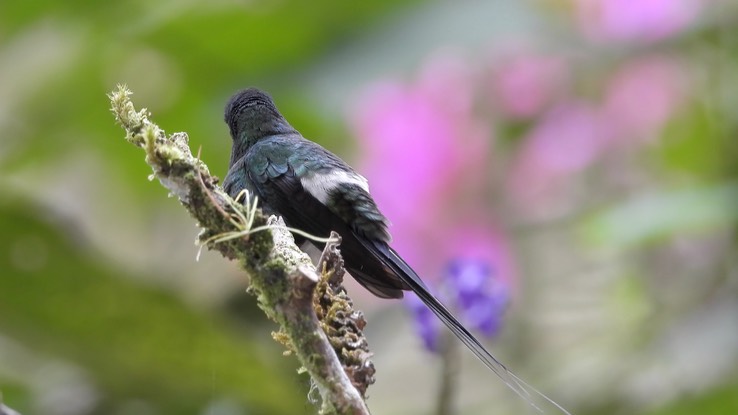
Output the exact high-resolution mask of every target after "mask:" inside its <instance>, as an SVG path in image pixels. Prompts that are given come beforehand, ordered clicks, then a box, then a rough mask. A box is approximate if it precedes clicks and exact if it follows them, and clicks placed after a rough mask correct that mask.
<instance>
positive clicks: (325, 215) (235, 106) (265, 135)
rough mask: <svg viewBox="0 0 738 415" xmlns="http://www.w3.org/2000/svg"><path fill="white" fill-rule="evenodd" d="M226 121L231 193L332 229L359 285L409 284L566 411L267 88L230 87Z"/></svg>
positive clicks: (378, 288) (518, 383)
mask: <svg viewBox="0 0 738 415" xmlns="http://www.w3.org/2000/svg"><path fill="white" fill-rule="evenodd" d="M225 122H226V124H228V128H229V129H230V133H231V138H232V140H233V147H232V150H231V159H230V166H229V169H228V174H227V175H226V178H225V180H224V181H223V188H224V189H225V190H226V192H227V193H228V194H229V195H230V196H232V197H236V195H238V194H239V193H241V191H243V190H244V189H245V190H247V191H248V192H249V193H251V194H252V195H255V196H257V197H258V199H259V202H260V207H261V209H262V210H263V211H264V212H265V213H267V214H274V215H278V216H281V217H282V218H283V219H284V221H285V223H286V224H287V225H288V226H290V227H293V228H297V229H300V230H302V231H305V232H307V233H309V234H312V235H317V236H327V235H329V234H330V232H331V231H336V232H338V234H340V235H341V238H342V243H341V254H342V256H343V258H344V262H345V267H346V270H347V271H348V272H349V273H350V274H351V275H352V276H353V277H354V278H355V279H356V280H357V281H358V282H359V283H360V284H361V285H362V286H364V287H365V288H366V289H368V290H369V291H370V292H372V293H373V294H374V295H376V296H378V297H381V298H402V296H403V292H404V291H413V292H414V293H415V294H416V295H417V296H418V297H419V298H420V299H421V300H422V301H423V303H425V304H426V306H428V308H429V309H430V310H431V311H433V313H434V314H435V315H436V316H437V317H438V318H439V319H440V320H441V321H442V322H443V323H444V324H445V325H446V326H447V327H448V328H449V329H450V330H451V332H453V334H454V335H456V337H458V338H459V339H460V340H461V342H462V343H464V344H465V345H466V346H467V347H468V348H469V349H470V350H471V351H472V353H474V355H476V357H477V358H479V359H480V360H481V361H482V362H483V363H484V364H485V365H486V366H487V367H488V368H489V369H491V370H492V371H493V372H494V373H495V374H497V376H499V377H500V378H501V379H502V380H503V382H505V384H506V385H507V386H508V387H510V388H511V389H512V390H513V391H515V392H516V393H517V394H518V395H520V396H521V397H522V398H523V399H525V400H526V401H528V402H529V403H530V404H531V405H532V406H533V407H534V408H536V409H537V410H538V411H539V412H542V410H541V408H540V407H541V406H543V405H547V404H551V405H553V406H554V407H555V408H556V409H558V410H560V411H562V412H563V413H566V414H569V412H567V411H566V410H565V409H563V408H562V407H561V406H560V405H558V404H557V403H555V402H554V401H553V400H551V399H550V398H548V397H547V396H545V395H543V394H542V393H540V392H538V391H537V390H536V389H535V388H533V387H532V386H530V385H528V384H527V383H525V382H524V381H523V380H521V379H520V378H518V377H517V376H516V375H515V374H513V373H512V372H510V371H509V370H508V369H507V368H506V367H505V365H503V364H502V363H501V362H500V361H498V360H497V359H496V358H495V357H494V356H493V355H492V354H491V353H490V352H489V351H487V349H486V348H485V347H484V346H482V344H481V343H480V342H479V341H478V340H477V339H476V337H474V335H472V334H471V332H469V330H467V329H466V327H464V326H463V325H462V324H461V323H460V322H459V320H458V319H457V318H456V317H454V315H453V314H451V312H450V311H449V310H448V309H447V308H446V307H445V306H444V305H443V304H442V303H441V302H440V301H439V300H438V299H437V298H436V297H435V296H434V295H433V294H431V292H430V290H429V289H428V287H427V286H426V285H425V283H424V282H423V280H422V279H421V278H420V277H419V276H418V274H417V273H416V272H415V271H414V270H413V269H412V268H411V267H410V266H409V265H408V264H407V263H406V262H405V261H404V260H403V259H402V258H401V257H400V255H398V254H397V252H395V250H394V249H392V247H391V246H390V241H391V237H390V233H389V230H388V224H389V222H388V220H387V218H386V217H385V216H384V215H382V213H381V212H380V210H379V208H378V207H377V204H376V202H375V201H374V199H373V198H372V196H371V194H370V193H369V183H368V182H367V179H366V178H364V177H363V176H361V175H360V174H359V173H357V172H356V171H354V169H352V168H351V167H350V166H349V165H348V164H347V163H346V162H344V161H343V160H341V159H340V158H339V157H338V156H336V155H335V154H333V153H331V152H330V151H328V150H326V149H325V148H323V147H321V146H320V145H318V144H316V143H314V142H312V141H310V140H308V139H306V138H304V137H303V136H302V135H301V134H300V133H299V132H298V131H297V130H296V129H295V128H293V127H292V126H291V125H290V124H289V123H288V122H287V120H286V119H285V118H284V117H283V116H282V114H280V112H279V111H278V110H277V107H276V105H275V104H274V101H273V100H272V98H271V97H270V96H269V95H268V94H266V93H264V92H263V91H260V90H259V89H256V88H248V89H244V90H242V91H239V92H237V93H236V94H235V95H233V96H232V97H231V99H230V100H229V101H228V104H227V105H226V108H225ZM296 239H300V238H296ZM317 245H320V244H317ZM319 248H320V246H319ZM541 404H543V405H541Z"/></svg>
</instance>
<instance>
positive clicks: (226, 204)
mask: <svg viewBox="0 0 738 415" xmlns="http://www.w3.org/2000/svg"><path fill="white" fill-rule="evenodd" d="M130 95H131V92H130V91H129V90H128V89H127V88H126V87H125V86H120V85H119V86H118V88H117V89H116V90H115V91H113V92H112V93H111V94H110V95H109V98H110V101H111V104H112V112H113V114H114V115H115V118H116V121H117V122H118V123H119V124H120V125H121V126H122V127H123V129H124V130H125V131H126V140H128V141H129V142H130V143H132V144H134V145H136V146H138V147H141V148H143V149H144V150H145V152H146V162H147V163H148V164H149V165H150V166H151V168H152V169H153V171H154V173H153V174H152V176H150V179H153V178H154V177H155V178H157V179H159V182H161V184H162V185H163V186H164V187H165V188H167V189H168V190H169V192H170V194H172V195H174V196H176V197H177V198H178V199H179V201H180V202H181V203H182V205H183V206H184V207H185V208H186V209H187V210H188V211H189V212H190V214H192V216H193V217H194V218H195V219H196V220H197V221H198V223H199V225H200V227H201V228H202V232H201V233H200V235H199V241H200V243H201V245H204V246H207V247H208V249H211V250H217V251H219V252H220V253H221V254H223V256H225V257H227V258H230V259H235V260H237V261H238V262H239V264H240V265H241V267H242V268H243V269H244V270H245V271H246V272H247V273H248V275H249V277H250V284H251V286H250V290H251V291H252V292H254V293H255V294H256V295H257V301H258V303H259V306H260V308H261V309H262V310H264V312H265V313H266V315H267V316H268V317H269V318H271V319H272V320H274V321H275V322H277V323H278V324H279V326H280V331H279V333H277V334H275V335H274V336H275V338H276V339H277V340H279V341H281V342H282V343H284V344H285V345H287V347H288V348H289V349H290V351H291V352H294V354H295V355H296V356H297V358H298V360H299V361H300V363H301V364H302V366H303V369H304V371H306V372H308V373H309V374H310V376H311V378H312V382H313V385H314V387H315V388H316V389H317V390H318V391H319V392H320V396H321V398H322V405H321V409H320V412H321V413H323V414H368V413H369V410H368V409H367V407H366V404H365V403H364V399H363V396H364V393H365V391H366V388H367V387H368V385H369V384H370V383H373V381H374V379H373V374H374V367H373V365H372V364H371V362H370V361H369V360H368V358H369V356H371V354H370V353H369V352H368V349H367V348H366V340H364V337H363V334H361V331H360V330H358V334H357V335H356V336H357V338H358V339H359V340H358V343H357V344H349V343H348V342H347V341H346V340H345V339H343V338H342V337H341V336H337V335H335V333H334V334H333V335H331V336H330V339H329V338H328V337H327V336H326V333H325V332H324V330H323V327H326V324H328V325H331V324H333V323H335V322H334V321H328V322H321V321H320V320H319V319H318V317H317V316H316V314H315V309H314V308H313V303H314V296H315V297H316V298H321V299H323V298H324V297H325V301H324V303H325V304H327V305H328V307H329V308H333V307H334V303H336V304H340V306H336V307H346V306H348V307H349V310H350V305H351V302H350V299H349V300H347V298H348V297H345V298H343V297H340V298H339V297H335V296H334V295H332V294H331V293H329V292H328V291H327V290H328V288H325V287H331V288H330V289H331V290H333V289H336V290H338V291H340V290H341V289H342V287H340V282H339V283H338V285H336V284H335V282H334V283H331V282H328V283H325V281H329V279H330V276H331V275H335V274H339V273H341V274H342V273H343V268H342V260H341V267H340V271H339V267H333V268H331V267H328V266H322V268H323V269H324V270H325V272H323V273H322V274H321V275H322V278H321V277H319V276H318V273H317V272H316V270H315V267H314V266H313V264H312V263H311V262H310V258H309V257H308V256H307V255H306V254H305V253H303V252H302V251H300V250H299V249H298V248H297V246H295V243H294V238H293V237H292V234H291V233H290V232H289V231H288V228H286V227H285V226H284V223H283V222H281V218H280V219H276V218H274V217H272V218H269V220H267V218H266V217H265V216H264V215H263V214H262V212H261V210H259V209H257V207H256V206H257V205H256V203H257V201H256V200H252V199H251V198H250V196H249V195H248V194H246V195H244V196H245V201H244V202H243V204H241V203H239V202H237V201H234V200H233V199H231V198H230V197H229V196H228V195H227V194H226V193H225V192H224V191H223V190H222V189H221V188H220V186H218V185H217V182H218V178H217V177H215V176H213V175H211V174H210V172H209V170H208V168H207V166H206V165H205V164H204V163H203V162H202V161H200V160H199V157H197V158H196V157H194V156H193V155H192V153H191V151H190V148H189V146H188V144H187V142H188V137H187V134H185V133H174V134H172V135H170V136H166V134H165V133H164V131H163V130H162V129H160V128H159V127H158V126H157V125H156V124H154V123H152V122H151V121H149V119H148V116H149V113H148V111H147V110H146V109H142V110H141V111H138V112H137V111H136V110H135V108H134V106H133V103H132V102H131V100H130ZM237 199H238V198H237ZM337 246H338V245H337V244H336V243H335V242H333V243H328V244H326V252H328V250H329V248H330V249H331V250H332V251H331V252H334V254H335V255H338V253H337ZM330 255H331V254H330V253H329V254H324V257H325V256H330ZM339 258H340V256H339ZM323 263H324V264H325V263H326V262H325V261H324V262H323ZM334 263H335V259H334ZM318 285H320V286H321V287H322V288H321V289H320V290H319V292H318V293H315V289H316V286H318ZM314 293H315V294H314ZM326 293H327V294H326ZM344 294H345V290H344ZM334 297H335V298H334ZM344 312H346V311H345V310H344ZM356 313H358V312H354V311H353V310H350V312H349V315H353V316H354V317H356V316H357V315H358V316H359V317H361V314H360V313H358V314H356ZM331 315H332V314H330V313H328V314H327V315H326V316H331ZM360 320H361V321H363V318H361V319H360ZM347 324H348V323H347ZM361 327H363V323H362V324H361ZM356 328H359V325H356V324H355V327H354V326H352V327H351V328H349V329H347V330H348V331H349V332H352V333H353V332H354V330H355V329H356ZM345 331H346V330H344V332H345ZM329 334H330V333H329ZM362 345H363V349H362V348H361V347H359V346H362ZM336 350H338V354H337V353H336ZM346 350H348V351H346ZM357 350H360V351H357ZM347 356H349V357H351V356H353V357H354V359H353V360H352V359H350V358H346V357H347ZM356 357H360V359H359V360H358V361H360V362H361V363H360V364H361V365H362V367H364V369H362V370H359V369H357V367H356V362H357V360H356ZM342 363H343V365H342ZM344 366H345V368H344ZM369 368H370V369H371V370H368V369H369ZM349 374H350V375H352V376H351V378H350V377H349ZM357 374H358V375H359V376H357ZM362 376H363V378H362ZM357 388H358V390H357ZM359 390H361V392H359Z"/></svg>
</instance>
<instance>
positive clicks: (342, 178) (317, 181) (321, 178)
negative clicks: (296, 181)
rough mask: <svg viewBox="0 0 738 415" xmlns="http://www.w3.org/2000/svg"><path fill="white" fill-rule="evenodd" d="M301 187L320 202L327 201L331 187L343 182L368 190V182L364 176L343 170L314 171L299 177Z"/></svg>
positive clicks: (333, 187) (324, 202)
mask: <svg viewBox="0 0 738 415" xmlns="http://www.w3.org/2000/svg"><path fill="white" fill-rule="evenodd" d="M300 183H301V184H302V187H303V188H304V189H305V190H307V191H308V193H310V194H311V195H313V197H314V198H316V199H318V201H320V203H323V204H326V203H328V195H329V194H330V193H331V191H332V190H333V189H335V188H336V187H338V186H339V185H341V184H343V183H349V184H355V185H357V186H359V187H361V188H362V189H364V190H366V192H367V193H368V192H369V182H367V180H366V178H364V176H361V175H359V174H356V173H349V172H346V171H343V170H334V171H332V172H330V173H315V174H311V175H309V176H307V177H303V178H302V179H300Z"/></svg>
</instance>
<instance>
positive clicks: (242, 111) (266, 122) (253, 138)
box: [225, 88, 294, 147]
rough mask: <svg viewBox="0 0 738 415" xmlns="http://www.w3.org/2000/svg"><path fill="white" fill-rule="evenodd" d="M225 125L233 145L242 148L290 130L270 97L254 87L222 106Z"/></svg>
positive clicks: (237, 94) (239, 92) (239, 93)
mask: <svg viewBox="0 0 738 415" xmlns="http://www.w3.org/2000/svg"><path fill="white" fill-rule="evenodd" d="M225 122H226V124H228V128H229V129H230V130H231V138H233V141H234V145H235V144H239V145H244V144H245V145H246V147H249V146H250V145H251V144H253V143H255V142H257V141H258V140H260V139H261V138H264V137H267V136H270V135H275V134H283V133H288V132H292V131H294V129H293V128H292V127H291V126H290V125H289V123H288V122H287V120H285V119H284V117H283V116H282V114H280V113H279V110H277V106H276V105H274V101H273V100H272V97H270V96H269V94H267V93H266V92H264V91H261V90H259V89H257V88H247V89H244V90H241V91H238V92H236V93H235V94H234V95H233V96H232V97H231V99H230V100H229V101H228V104H226V107H225Z"/></svg>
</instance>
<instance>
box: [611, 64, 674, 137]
mask: <svg viewBox="0 0 738 415" xmlns="http://www.w3.org/2000/svg"><path fill="white" fill-rule="evenodd" d="M685 80H686V77H685V76H684V74H683V72H682V70H681V68H680V64H679V63H678V62H676V61H674V60H671V59H668V58H664V57H647V58H642V59H640V60H636V61H631V62H628V63H626V64H625V65H624V66H623V67H622V68H620V69H619V70H618V71H617V72H616V73H615V74H614V75H613V77H612V79H611V80H610V82H609V84H608V86H607V90H606V93H605V103H604V107H605V108H604V111H605V116H606V118H607V119H608V120H609V121H610V122H611V123H612V125H613V130H614V131H615V132H616V134H617V136H618V137H619V138H622V139H640V140H652V139H653V138H655V137H656V135H657V133H658V131H659V130H660V129H661V128H662V127H663V125H664V124H665V123H666V122H667V121H668V119H669V118H670V117H671V116H672V115H673V114H674V112H675V111H676V110H677V109H678V107H679V106H680V105H681V104H682V102H683V101H684V95H685V89H686V88H687V86H686V85H685Z"/></svg>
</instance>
